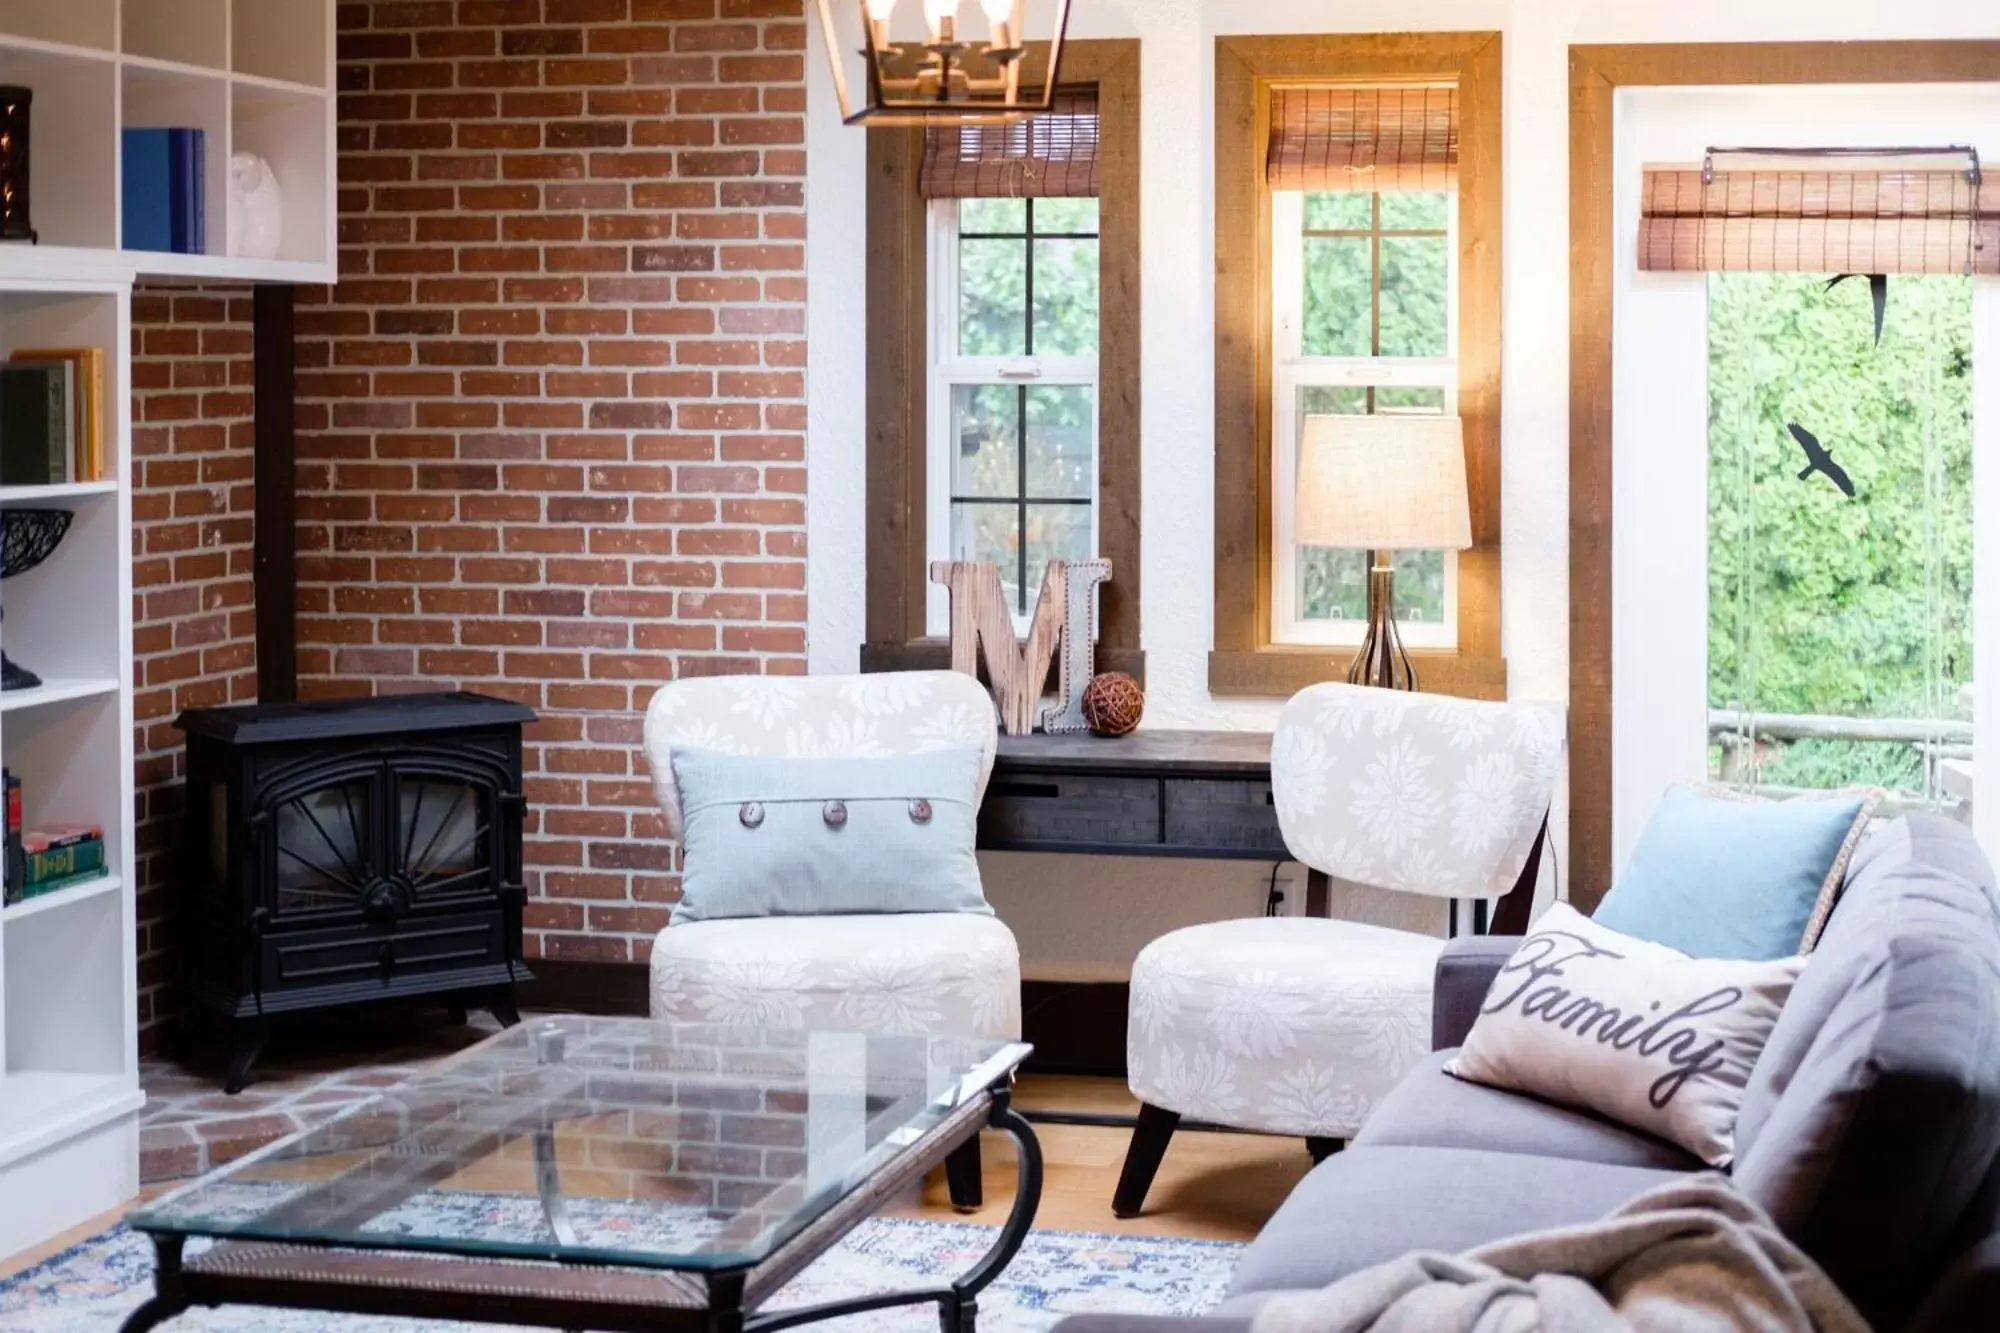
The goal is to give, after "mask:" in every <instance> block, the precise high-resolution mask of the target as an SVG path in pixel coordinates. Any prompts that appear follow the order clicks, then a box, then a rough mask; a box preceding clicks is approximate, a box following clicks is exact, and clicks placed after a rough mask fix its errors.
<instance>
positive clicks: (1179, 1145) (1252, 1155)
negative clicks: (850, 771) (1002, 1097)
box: [0, 1076, 1312, 1279]
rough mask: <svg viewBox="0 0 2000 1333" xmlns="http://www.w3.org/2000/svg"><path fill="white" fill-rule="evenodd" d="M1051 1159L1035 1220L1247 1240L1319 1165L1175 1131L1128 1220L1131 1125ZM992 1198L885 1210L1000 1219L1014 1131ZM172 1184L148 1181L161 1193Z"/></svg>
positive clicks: (1108, 1088) (3, 1264)
mask: <svg viewBox="0 0 2000 1333" xmlns="http://www.w3.org/2000/svg"><path fill="white" fill-rule="evenodd" d="M1016 1097H1017V1101H1018V1104H1019V1105H1021V1106H1022V1107H1023V1108H1025V1109H1028V1110H1030V1111H1033V1110H1043V1111H1066V1112H1071V1113H1096V1114H1114V1115H1130V1114H1133V1113H1134V1112H1136V1111H1137V1110H1138V1106H1137V1104H1136V1103H1135V1102H1134V1101H1133V1100H1132V1098H1131V1096H1130V1095H1129V1094H1128V1093H1127V1092H1126V1090H1125V1085H1124V1084H1123V1083H1122V1082H1120V1081H1118V1080H1115V1079H1098V1078H1067V1077H1065V1078H1056V1077H1033V1076H1030V1077H1026V1078H1023V1079H1022V1080H1021V1082H1020V1084H1019V1088H1018V1091H1017V1093H1016ZM1035 1133H1036V1137H1037V1138H1038V1139H1039V1140H1040V1141H1041V1145H1042V1157H1043V1166H1044V1174H1043V1183H1042V1204H1041V1209H1040V1211H1039V1212H1038V1213H1037V1215H1036V1219H1035V1225H1036V1226H1037V1227H1040V1228H1047V1229H1052V1230H1062V1231H1104V1232H1111V1233H1114V1234H1119V1235H1136V1236H1185V1237H1191V1238H1197V1239H1204V1240H1248V1239H1249V1238H1250V1237H1252V1236H1254V1235H1255V1234H1256V1233H1257V1230H1258V1228H1260V1227H1261V1226H1263V1224H1264V1222H1265V1220H1266V1219H1267V1218H1269V1217H1270V1215H1271V1214H1272V1212H1274V1211H1275V1210H1276V1209H1277V1207H1278V1205H1279V1204H1280V1203H1282V1202H1283V1201H1284V1199H1285V1196H1286V1195H1287V1194H1289V1193H1290V1192H1291V1189H1292V1187H1293V1186H1294V1185H1296V1184H1298V1182H1299V1179H1300V1178H1301V1177H1302V1176H1304V1175H1305V1173H1306V1171H1307V1170H1308V1169H1310V1167H1311V1165H1312V1162H1311V1160H1310V1159H1309V1158H1308V1157H1307V1155H1306V1147H1305V1142H1304V1140H1302V1139H1274V1138H1265V1137H1262V1136H1259V1135H1253V1134H1221V1133H1196V1132H1191V1131H1183V1132H1181V1133H1179V1134H1177V1135H1175V1136H1174V1142H1173V1146H1172V1147H1171V1148H1169V1149H1168V1150H1167V1158H1166V1161H1165V1163H1164V1164H1162V1166H1161V1167H1160V1174H1159V1176H1158V1178H1157V1179H1156V1180H1155V1181H1154V1183H1153V1189H1152V1193H1151V1194H1150V1195H1149V1196H1148V1200H1147V1209H1146V1212H1145V1213H1144V1214H1142V1215H1141V1216H1139V1217H1135V1218H1131V1219H1120V1218H1116V1217H1113V1216H1112V1214H1111V1193H1112V1190H1113V1188H1114V1187H1115V1186H1116V1185H1117V1183H1118V1170H1119V1168H1120V1167H1121V1166H1122V1165H1123V1164H1124V1161H1125V1145H1126V1142H1127V1140H1128V1139H1129V1138H1130V1137H1131V1132H1130V1131H1129V1130H1125V1129H1117V1128H1104V1127H1099V1126H1090V1125H1050V1124H1043V1125H1037V1126H1036V1130H1035ZM984 1156H985V1168H986V1204H985V1206H984V1207H983V1208H981V1209H980V1210H979V1211H978V1212H976V1213H971V1214H964V1213H959V1212H957V1211H956V1210H954V1209H953V1208H952V1206H951V1202H950V1200H949V1199H948V1198H947V1197H946V1195H945V1185H944V1174H943V1172H942V1171H938V1172H934V1173H933V1174H932V1178H931V1179H930V1180H929V1181H928V1182H926V1184H925V1186H924V1189H923V1193H922V1196H921V1197H918V1198H911V1199H908V1200H906V1201H904V1202H902V1203H899V1204H896V1205H894V1206H892V1207H890V1208H888V1209H886V1210H885V1211H886V1212H888V1213H891V1214H893V1215H898V1216H904V1217H928V1218H934V1219H938V1220H960V1221H970V1222H986V1223H996V1224H997V1223H998V1222H1000V1221H1001V1220H1002V1219H1004V1218H1005V1217H1006V1215H1007V1210H1008V1208H1009V1206H1010V1205H1011V1203H1012V1201H1013V1197H1014V1152H1013V1145H1012V1142H1011V1141H1010V1140H1009V1139H1007V1138H1006V1136H1005V1135H996V1134H988V1135H986V1136H985V1144H984ZM171 1188H174V1186H172V1185H164V1186H156V1187H153V1188H151V1189H148V1190H147V1191H146V1192H145V1193H144V1194H142V1195H141V1196H140V1197H141V1198H142V1199H145V1198H151V1197H154V1196H156V1195H158V1194H160V1193H163V1192H165V1191H166V1190H168V1189H171ZM122 1215H123V1210H119V1211H117V1212H112V1213H107V1214H105V1215H104V1216H103V1217H99V1218H96V1219H93V1220H92V1221H90V1222H87V1223H85V1224H84V1225H82V1226H80V1227H77V1228H75V1229H74V1230H73V1231H70V1232H67V1233H65V1234H64V1235H62V1236H59V1237H57V1238H56V1239H55V1240H52V1241H50V1242H48V1243H47V1244H45V1245H41V1246H38V1247H36V1248H35V1249H33V1250H30V1251H28V1252H26V1253H25V1254H20V1255H15V1256H13V1257H11V1258H7V1259H0V1279H4V1278H6V1277H9V1276H11V1275H12V1274H14V1273H16V1272H19V1271H21V1270H22V1269H24V1268H27V1267H30V1266H32V1265H34V1264H36V1263H39V1262H40V1261H41V1260H42V1259H44V1258H47V1257H48V1256H49V1255H52V1254H56V1253H59V1252H60V1251H61V1250H63V1249H65V1248H66V1247H68V1246H70V1245H73V1244H75V1243H76V1242H77V1241H80V1240H83V1239H85V1238H86V1237H89V1236H92V1235H95V1234H96V1233H98V1232H100V1231H103V1230H105V1229H106V1228H108V1227H110V1226H112V1225H113V1224H114V1223H116V1222H117V1221H118V1220H119V1218H120V1217H121V1216H122Z"/></svg>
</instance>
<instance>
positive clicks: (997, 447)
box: [951, 384, 1021, 499]
mask: <svg viewBox="0 0 2000 1333" xmlns="http://www.w3.org/2000/svg"><path fill="white" fill-rule="evenodd" d="M1020 401H1021V394H1020V390H1019V389H1016V388H1015V387H1014V386H1013V385H1011V384H958V385H954V386H953V387H952V391H951V438H952V439H953V440H954V441H955V442H956V447H955V448H954V449H953V450H952V460H951V493H952V494H953V495H955V496H957V495H997V496H1004V497H1007V498H1009V499H1011V498H1013V497H1014V496H1015V495H1018V494H1019V493H1020V485H1021V475H1020V465H1021V455H1020V431H1019V426H1020V415H1019V404H1020Z"/></svg>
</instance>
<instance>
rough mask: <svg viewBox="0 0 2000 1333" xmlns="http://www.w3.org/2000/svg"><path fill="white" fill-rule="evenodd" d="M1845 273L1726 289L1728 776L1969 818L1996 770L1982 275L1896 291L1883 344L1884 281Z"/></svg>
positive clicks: (1716, 438)
mask: <svg viewBox="0 0 2000 1333" xmlns="http://www.w3.org/2000/svg"><path fill="white" fill-rule="evenodd" d="M1829 276H1831V275H1828V274H1807V273H1713V274H1710V275H1709V281H1708V398H1709V412H1708V421H1709V427H1708V700H1707V702H1708V704H1709V707H1710V708H1711V709H1714V710H1717V711H1722V712H1726V713H1727V715H1728V716H1726V717H1725V718H1724V719H1721V720H1719V721H1718V723H1717V724H1716V725H1714V726H1712V727H1711V728H1710V734H1709V737H1708V740H1709V744H1710V750H1709V757H1710V763H1711V765H1712V767H1711V772H1712V774H1713V775H1714V776H1716V777H1718V778H1720V779H1722V780H1723V781H1725V782H1731V783H1737V784H1741V785H1744V786H1749V787H1759V786H1763V787H1771V788H1777V789H1780V790H1784V789H1794V788H1822V787H1835V788H1837V787H1847V786H1854V785H1869V786H1881V787H1884V788H1887V789H1888V791H1889V793H1890V796H1889V804H1888V807H1887V808H1888V809H1889V810H1897V809H1907V808H1909V807H1911V806H1913V805H1930V806H1935V807H1939V808H1943V809H1947V810H1949V809H1951V808H1953V807H1954V806H1955V805H1956V803H1957V801H1958V800H1959V799H1962V798H1969V797H1970V795H1971V789H1970V781H1971V778H1972V776H1973V773H1972V768H1971V764H1972V762H1973V760H1974V758H1975V756H1974V755H1973V746H1974V744H1975V738H1974V735H1973V733H1972V728H1971V720H1972V719H1971V712H1970V701H1969V700H1968V699H1967V698H1966V697H1965V694H1964V690H1965V687H1966V686H1968V685H1969V684H1970V683H1971V681H1972V679H1973V656H1972V653H1973V639H1972V593H1973V584H1974V578H1975V572H1974V569H1973V562H1972V557H1973V495H1972V478H1973V466H1974V456H1973V448H1974V441H1973V417H1972V374H1971V372H1972V361H1973V356H1974V338H1973V324H1974V320H1973V308H1972V283H1973V280H1972V279H1969V278H1964V277H1958V276H1949V275H1923V276H1919V275H1915V274H1910V275H1898V276H1895V277H1892V278H1890V279H1889V295H1888V306H1887V315H1886V318H1885V319H1884V321H1883V325H1882V335H1881V342H1880V343H1879V344H1878V343H1877V342H1876V341H1875V324H1874V308H1873V305H1872V302H1871V296H1870V292H1869V287H1868V283H1867V282H1865V281H1860V280H1856V281H1850V282H1844V283H1841V284H1840V285H1838V286H1836V287H1832V288H1829V287H1828V286H1827V285H1826V284H1827V278H1828V277H1829ZM1982 355H1983V353H1982ZM1801 432H1802V434H1801ZM1808 440H1810V443H1808ZM1815 450H1817V451H1823V452H1820V453H1815V452H1813V451H1815ZM1850 488H1851V489H1850ZM1863 719H1871V720H1872V722H1871V723H1869V724H1866V725H1864V724H1863V722H1862V720H1863ZM1885 730H1886V731H1887V732H1888V733H1889V737H1888V738H1886V739H1885V738H1883V737H1882V736H1881V732H1882V731H1885ZM1857 733H1859V734H1857ZM1871 733H1872V738H1871ZM1989 799H1990V798H1989Z"/></svg>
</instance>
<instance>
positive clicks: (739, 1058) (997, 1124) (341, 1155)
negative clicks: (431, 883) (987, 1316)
mask: <svg viewBox="0 0 2000 1333" xmlns="http://www.w3.org/2000/svg"><path fill="white" fill-rule="evenodd" d="M1028 1051H1029V1048H1028V1047H1027V1046H1024V1045H1021V1044H1019V1043H1011V1042H995V1041H981V1040H977V1039H969V1038H956V1037H898V1036H886V1035H876V1034H866V1035H864V1034H860V1033H844V1032H803V1031H797V1030H791V1029H780V1028H729V1027H713V1026H705V1025H694V1024H675V1023H654V1022H650V1021H647V1020H644V1019H624V1018H584V1017H560V1018H550V1019H542V1020H537V1021H534V1022H530V1023H527V1024H524V1025H522V1026H520V1027H516V1028H510V1029H508V1030H507V1031H505V1032H502V1033H500V1034H499V1035H497V1036H495V1037H493V1038H491V1039H490V1040H488V1041H485V1042H482V1043H480V1044H479V1045H477V1046H474V1047H472V1048H470V1049H468V1050H467V1051H465V1052H464V1053H463V1054H461V1055H459V1056H457V1057H455V1058H454V1059H452V1060H450V1061H447V1062H445V1063H443V1064H441V1065H439V1066H437V1067H436V1068H435V1069H433V1070H431V1071H430V1072H427V1073H424V1074H420V1075H418V1076H416V1077H415V1078H412V1079H411V1080H409V1081H408V1082H406V1083H403V1084H401V1085H400V1086H397V1087H394V1088H391V1089H388V1090H386V1091H384V1092H383V1093H382V1094H381V1095H380V1096H379V1097H376V1098H373V1099H372V1100H370V1101H368V1102H367V1103H365V1104H363V1105H362V1106H360V1107H357V1108H356V1109H355V1110H353V1111H351V1112H349V1113H347V1114H345V1115H343V1116H341V1117H340V1118H338V1119H336V1120H333V1121H330V1122H329V1123H327V1124H325V1125H322V1126H321V1127H319V1128H318V1129H314V1130H310V1131H307V1132H305V1133H303V1134H298V1135H294V1136H293V1137H291V1138H289V1139H284V1140H281V1141H280V1142H278V1143H274V1144H272V1145H271V1146H270V1147H268V1148H265V1149H264V1150H262V1151H261V1152H257V1153H254V1154H252V1155H251V1156H249V1157H246V1158H244V1159H242V1160H241V1161H239V1162H236V1163H235V1164H233V1165H231V1166H229V1167H226V1168H225V1169H223V1170H221V1171H219V1172H217V1173H215V1174H213V1175H210V1176H207V1177H205V1178H203V1179H202V1180H200V1181H197V1182H196V1183H194V1184H192V1185H190V1186H188V1187H187V1188H185V1189H182V1190H180V1191H178V1192H176V1193H174V1194H171V1195H169V1196H167V1197H165V1198H163V1199H160V1200H158V1201H157V1202H155V1203H153V1204H151V1205H148V1206H146V1207H144V1208H142V1209H141V1210H140V1211H138V1212H137V1213H136V1214H134V1215H133V1216H132V1217H131V1218H130V1219H128V1220H129V1224H130V1225H131V1226H132V1227H134V1228H135V1229H137V1230H139V1231H143V1232H146V1233H148V1234H149V1235H150V1236H151V1237H152V1240H153V1245H154V1249H155V1252H156V1254H157V1258H158V1264H157V1272H156V1274H155V1290H154V1294H153V1296H152V1298H151V1299H150V1300H148V1301H147V1302H146V1303H145V1304H144V1305H142V1306H140V1307H139V1309H137V1310H135V1311H134V1312H133V1313H132V1315H131V1316H130V1318H128V1319H127V1320H126V1322H125V1330H126V1333H139V1330H144V1329H149V1328H152V1327H154V1326H156V1325H158V1324H160V1323H162V1322H164V1321H166V1320H169V1319H172V1318H173V1317H174V1316H176V1315H178V1314H180V1313H181V1312H182V1311H184V1310H186V1309H188V1308H189V1307H191V1306H197V1305H225V1304H247V1305H267V1306H283V1307H290V1308H296V1309H308V1310H319V1311H327V1312H341V1313H352V1314H365V1315H402V1316H410V1317H418V1318H434V1319H460V1320H468V1321H472V1322H483V1323H501V1324H516V1325H531V1326H539V1327H547V1328H572V1329H575V1328H588V1329H634V1330H637V1329H646V1330H660V1329H700V1330H704V1333H775V1331H776V1330H778V1329H783V1328H790V1327H792V1326H794V1325H798V1324H805V1323H810V1322H813V1321H815V1320H820V1319H828V1318H832V1317H835V1316H838V1315H845V1314H855V1313H859V1312H861V1311H866V1310H876V1309H884V1308H887V1307H890V1306H898V1305H916V1304H924V1303H930V1302H935V1303H936V1304H937V1306H938V1307H939V1311H940V1314H941V1317H942V1323H943V1327H944V1329H945V1330H946V1333H972V1330H973V1326H974V1321H975V1316H976V1312H977V1300H978V1296H979V1293H980V1292H981V1291H982V1290H983V1289H984V1288H985V1287H986V1286H987V1285H988V1284H989V1283H991V1282H992V1281H993V1280H994V1278H996V1277H998V1276H999V1274H1000V1272H1001V1271H1002V1270H1003V1269H1004V1268H1005V1267H1006V1266H1007V1264H1008V1262H1009V1261H1011V1260H1012V1259H1013V1257H1014V1255H1015V1253H1016V1252H1017V1251H1018V1250H1019V1249H1020V1246H1021V1242H1022V1241H1023V1240H1024V1239H1025V1238H1026V1236H1027V1233H1028V1229H1029V1227H1030V1226H1031V1225H1032V1224H1033V1222H1034V1218H1035V1208H1036V1205H1037V1204H1038V1203H1039V1201H1040V1197H1041V1178H1042V1170H1041V1149H1040V1147H1039V1146H1038V1145H1037V1144H1036V1141H1035V1136H1034V1132H1033V1131H1032V1130H1031V1129H1030V1128H1029V1127H1028V1124H1027V1122H1026V1121H1025V1120H1023V1119H1022V1118H1021V1116H1020V1114H1019V1113H1018V1112H1016V1111H1015V1110H1014V1109H1013V1107H1012V1106H1011V1105H1010V1102H1009V1095H1008V1093H1009V1087H1010V1085H1011V1082H1012V1078H1013V1073H1014V1070H1015V1068H1016V1067H1017V1066H1019V1064H1020V1063H1021V1061H1022V1060H1023V1059H1024V1058H1025V1057H1026V1056H1027V1054H1028ZM986 1128H993V1129H998V1130H1002V1131H1004V1132H1005V1133H1007V1134H1008V1135H1010V1136H1012V1138H1013V1139H1014V1140H1015V1142H1016V1144H1017V1145H1018V1146H1019V1164H1020V1165H1019V1173H1020V1175H1019V1186H1018V1190H1017V1192H1016V1195H1015V1198H1014V1206H1013V1211H1012V1213H1011V1214H1010V1215H1009V1216H1008V1219H1007V1222H1006V1225H1005V1226H1004V1227H1002V1228H1001V1229H1000V1232H999V1234H998V1236H997V1238H996V1239H995V1241H994V1244H993V1247H992V1249H991V1250H989V1251H988V1252H987V1254H986V1255H985V1256H984V1257H983V1258H982V1259H981V1260H980V1261H979V1262H978V1263H977V1264H975V1265H974V1266H973V1267H972V1269H971V1271H970V1272H968V1273H966V1274H965V1275H964V1276H963V1277H960V1278H958V1279H957V1280H955V1281H953V1282H950V1283H949V1284H946V1285H940V1286H937V1287H934V1288H930V1289H927V1290H914V1291H897V1292H881V1293H873V1294H868V1295H863V1296H857V1297H855V1298H852V1299H848V1300H843V1301H839V1302H835V1303H831V1304H824V1305H817V1306H812V1307H808V1308H785V1309H777V1310H770V1311H763V1310H762V1307H763V1306H764V1304H765V1302H766V1301H768V1300H769V1299H770V1297H771V1296H772V1295H773V1294H774V1293H775V1292H776V1291H777V1290H778V1289H779V1288H780V1287H781V1286H783V1285H784V1284H785V1283H786V1282H787V1281H789V1280H790V1279H791V1278H793V1277H795V1276H797V1275H798V1273H799V1272H800V1271H801V1270H803V1269H804V1268H805V1267H806V1266H807V1265H808V1264H810V1263H811V1262H812V1261H813V1260H815V1259H817V1258H819V1257H820V1256H821V1255H823V1254H825V1253H826V1252H827V1251H828V1250H830V1249H832V1248H833V1247H834V1246H835V1245H836V1244H838V1243H839V1242H840V1240H841V1238H842V1237H844V1236H845V1235H847V1234H848V1232H850V1231H851V1230H852V1229H853V1228H854V1227H855V1226H856V1225H857V1224H858V1223H860V1222H861V1221H862V1220H863V1219H864V1218H867V1217H868V1216H870V1215H871V1214H873V1213H874V1212H875V1211H876V1210H877V1209H878V1208H880V1207H881V1205H882V1204H883V1203H885V1202H887V1201H890V1200H892V1199H893V1198H895V1197H896V1196H897V1195H898V1194H899V1193H900V1192H902V1191H903V1190H905V1189H906V1188H908V1187H910V1186H911V1185H912V1184H913V1183H915V1182H917V1181H920V1180H921V1178H922V1177H923V1175H924V1173H925V1172H926V1171H928V1170H929V1169H930V1168H931V1167H933V1166H935V1165H937V1164H938V1163H940V1162H942V1161H944V1159H945V1158H946V1157H947V1156H949V1155H950V1154H951V1153H952V1152H953V1150H954V1149H957V1148H960V1147H962V1146H964V1145H966V1144H968V1143H970V1142H972V1141H973V1139H974V1138H975V1137H976V1136H977V1135H978V1134H979V1132H980V1130H982V1129H986ZM198 1237H199V1238H208V1239H211V1240H213V1241H215V1242H216V1243H215V1244H213V1245H210V1246H209V1247H208V1248H206V1249H204V1250H201V1251H200V1252H198V1253H193V1254H190V1253H188V1252H187V1242H188V1240H190V1239H191V1238H198Z"/></svg>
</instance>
